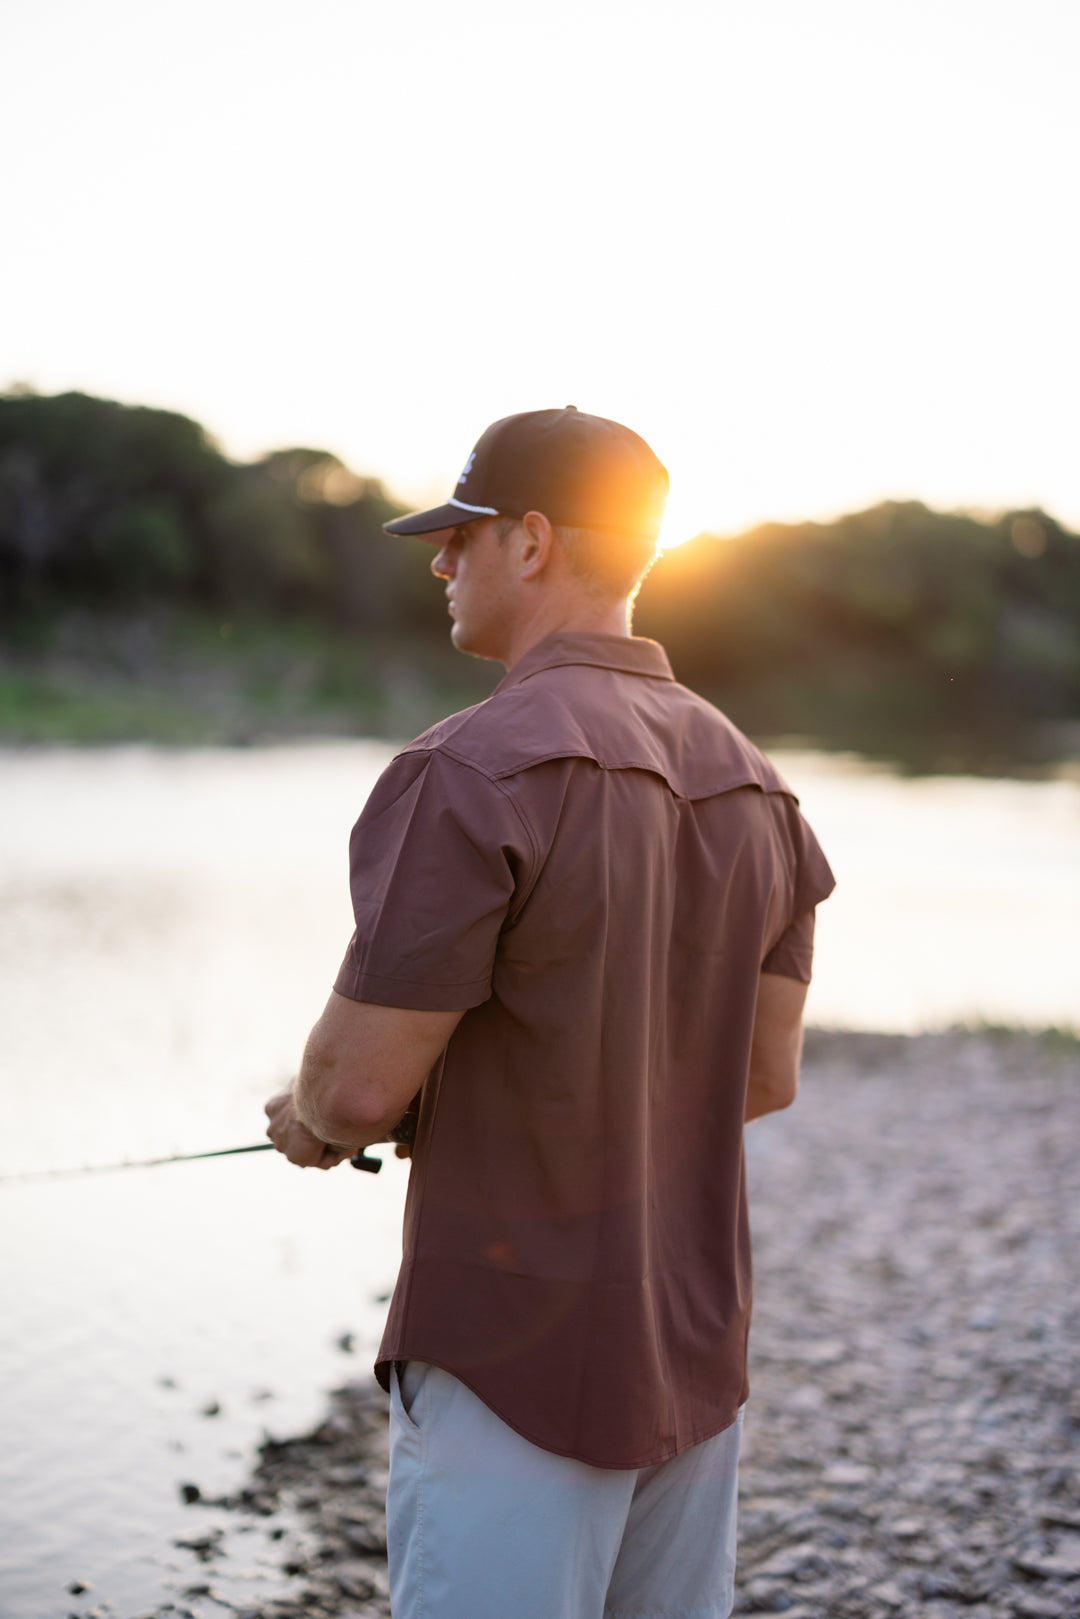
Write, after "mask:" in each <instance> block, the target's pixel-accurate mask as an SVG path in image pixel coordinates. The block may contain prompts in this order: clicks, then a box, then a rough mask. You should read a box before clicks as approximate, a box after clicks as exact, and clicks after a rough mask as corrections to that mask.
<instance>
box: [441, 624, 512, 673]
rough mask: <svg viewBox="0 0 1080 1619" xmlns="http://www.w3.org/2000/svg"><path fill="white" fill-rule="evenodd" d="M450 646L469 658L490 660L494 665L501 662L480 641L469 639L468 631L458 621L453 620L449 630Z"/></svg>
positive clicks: (494, 652) (497, 654) (491, 650)
mask: <svg viewBox="0 0 1080 1619" xmlns="http://www.w3.org/2000/svg"><path fill="white" fill-rule="evenodd" d="M450 644H451V645H452V646H453V647H454V648H455V649H456V650H457V651H458V652H464V653H466V654H467V656H468V657H470V658H491V659H494V661H495V662H496V663H499V662H501V661H502V660H501V658H500V656H499V653H498V652H496V651H494V650H493V649H491V648H489V647H487V646H486V645H485V644H484V643H483V642H482V641H481V640H479V639H476V640H474V639H473V638H472V637H470V635H469V632H468V630H467V629H466V628H465V626H464V625H463V624H462V623H461V622H460V620H458V619H455V621H454V624H453V626H452V627H451V630H450Z"/></svg>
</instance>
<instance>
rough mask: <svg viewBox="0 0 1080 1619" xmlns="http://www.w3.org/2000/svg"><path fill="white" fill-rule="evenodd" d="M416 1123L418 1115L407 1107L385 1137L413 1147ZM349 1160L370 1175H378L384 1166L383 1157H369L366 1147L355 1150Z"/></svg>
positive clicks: (401, 1145) (355, 1167)
mask: <svg viewBox="0 0 1080 1619" xmlns="http://www.w3.org/2000/svg"><path fill="white" fill-rule="evenodd" d="M416 1124H417V1115H416V1114H415V1113H414V1112H413V1110H412V1108H407V1109H406V1110H405V1112H404V1113H403V1114H402V1115H401V1117H400V1119H399V1120H398V1121H397V1123H396V1124H395V1126H394V1128H393V1129H392V1130H391V1131H390V1132H389V1134H388V1135H387V1136H386V1137H385V1138H384V1139H385V1140H387V1141H393V1142H396V1143H397V1145H398V1146H400V1147H411V1146H412V1144H413V1142H414V1141H415V1140H416ZM349 1162H350V1164H351V1165H352V1166H353V1168H354V1169H366V1170H367V1172H368V1174H369V1175H377V1174H378V1173H379V1170H380V1169H381V1168H382V1166H383V1161H382V1159H381V1158H372V1157H369V1155H368V1150H367V1148H366V1147H361V1148H360V1150H359V1151H358V1152H354V1153H353V1155H352V1157H351V1158H350V1159H349Z"/></svg>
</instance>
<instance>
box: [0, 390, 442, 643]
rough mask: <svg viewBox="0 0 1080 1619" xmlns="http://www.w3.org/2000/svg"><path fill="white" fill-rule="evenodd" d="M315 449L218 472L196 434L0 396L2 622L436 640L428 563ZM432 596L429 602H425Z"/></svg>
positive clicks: (220, 461)
mask: <svg viewBox="0 0 1080 1619" xmlns="http://www.w3.org/2000/svg"><path fill="white" fill-rule="evenodd" d="M400 511H401V507H400V506H396V505H394V503H393V502H392V501H391V500H389V499H388V498H387V496H386V494H385V493H384V491H383V489H382V487H381V485H380V484H379V483H378V482H377V480H375V479H373V478H358V477H356V476H354V475H353V474H352V473H350V472H349V471H348V469H347V468H346V467H344V466H343V465H342V463H341V462H340V461H339V460H338V458H337V457H336V456H333V455H330V454H328V453H327V452H326V451H323V450H309V449H293V450H282V451H277V452H275V453H274V454H271V455H268V456H266V457H265V458H264V459H263V460H261V461H257V462H255V463H254V464H252V465H247V466H242V465H236V464H235V463H233V462H230V461H228V460H227V459H226V458H225V456H223V455H222V454H221V452H220V450H218V448H217V447H216V446H215V445H214V444H213V442H212V441H211V440H210V438H209V437H208V436H207V434H206V433H205V432H204V430H203V429H202V428H201V427H200V426H199V425H198V424H197V423H195V422H193V421H189V420H188V419H187V418H186V417H184V416H179V415H176V414H174V413H173V412H171V411H164V410H148V409H145V408H142V407H131V406H125V405H119V404H115V403H113V402H112V401H110V400H103V399H92V398H89V397H87V396H86V395H85V394H77V393H71V394H60V395H57V396H54V397H42V396H39V395H36V394H33V393H27V392H19V393H14V394H8V395H0V616H2V620H3V621H4V622H5V623H6V624H8V625H10V623H11V621H12V620H13V619H17V618H19V617H24V616H25V615H27V614H28V613H32V612H33V611H34V610H36V609H49V610H55V609H56V608H63V607H67V606H79V607H91V608H100V609H102V610H110V609H115V608H117V607H132V606H140V605H145V604H147V603H151V602H157V601H162V600H168V601H170V602H173V603H176V604H183V605H190V606H195V607H203V608H205V609H207V610H208V611H211V612H213V613H215V614H219V613H222V612H232V611H236V610H244V609H261V610H268V609H269V610H273V611H276V612H282V613H288V614H296V615H305V616H309V617H315V618H322V619H325V620H328V621H331V622H338V623H346V624H349V625H352V626H357V627H361V628H366V627H376V626H379V627H385V626H386V624H387V623H394V624H396V625H399V626H400V627H401V628H402V629H405V630H410V629H416V630H421V631H422V630H423V629H424V628H434V627H435V626H436V625H437V626H438V627H439V629H443V628H444V627H445V613H444V606H445V604H444V603H443V602H442V601H441V600H439V599H438V593H437V592H434V593H433V592H431V591H430V590H428V589H427V588H426V586H427V585H428V583H429V581H428V578H427V564H428V562H429V560H430V551H429V549H428V547H426V546H424V545H423V544H422V542H413V543H412V544H406V545H402V543H401V542H400V541H399V540H398V541H395V540H391V539H390V538H389V537H388V536H386V535H384V534H383V533H382V524H383V522H385V521H386V519H387V518H389V517H391V516H394V515H397V514H398V513H400ZM433 596H434V598H435V599H434V600H433V599H432V598H433Z"/></svg>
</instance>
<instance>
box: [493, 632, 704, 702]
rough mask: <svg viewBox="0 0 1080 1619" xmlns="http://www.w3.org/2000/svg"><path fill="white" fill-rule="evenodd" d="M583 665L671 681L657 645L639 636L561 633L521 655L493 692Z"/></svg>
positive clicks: (538, 642)
mask: <svg viewBox="0 0 1080 1619" xmlns="http://www.w3.org/2000/svg"><path fill="white" fill-rule="evenodd" d="M575 663H576V664H587V665H589V666H591V667H592V668H594V669H618V670H619V671H620V672H621V673H623V674H627V675H645V676H647V677H649V678H651V679H653V680H674V679H675V676H674V675H673V674H672V672H671V664H670V663H669V662H668V655H667V653H666V652H665V651H664V649H663V647H662V646H661V645H660V643H659V641H647V640H645V638H644V637H643V636H636V635H634V636H631V635H598V634H595V633H586V632H584V631H563V632H561V633H560V634H557V635H546V636H545V637H544V639H543V640H542V641H537V643H536V645H535V646H531V647H530V648H529V650H528V651H527V652H526V653H524V654H523V656H522V657H520V658H519V659H518V661H517V663H515V665H514V667H513V668H512V669H511V670H509V671H508V673H507V674H505V675H504V676H503V678H502V679H501V680H500V681H499V684H498V685H497V686H496V688H495V690H496V691H505V690H506V688H507V687H509V686H517V685H520V683H521V682H522V681H523V680H528V679H529V677H530V676H531V675H538V674H540V672H541V671H542V670H544V669H558V668H561V667H563V666H564V665H566V664H575Z"/></svg>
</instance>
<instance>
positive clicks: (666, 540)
mask: <svg viewBox="0 0 1080 1619" xmlns="http://www.w3.org/2000/svg"><path fill="white" fill-rule="evenodd" d="M706 526H707V525H706V524H705V523H703V522H702V520H701V508H700V506H699V505H695V504H692V503H691V502H689V501H685V500H680V499H679V497H678V496H674V497H669V499H668V503H667V510H666V511H665V512H664V521H663V522H662V523H661V525H660V540H659V546H660V550H661V551H673V550H674V549H675V547H676V546H677V545H685V544H686V542H687V540H692V539H694V537H695V536H696V535H698V534H700V533H701V532H702V530H703V529H704V528H705V527H706Z"/></svg>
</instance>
